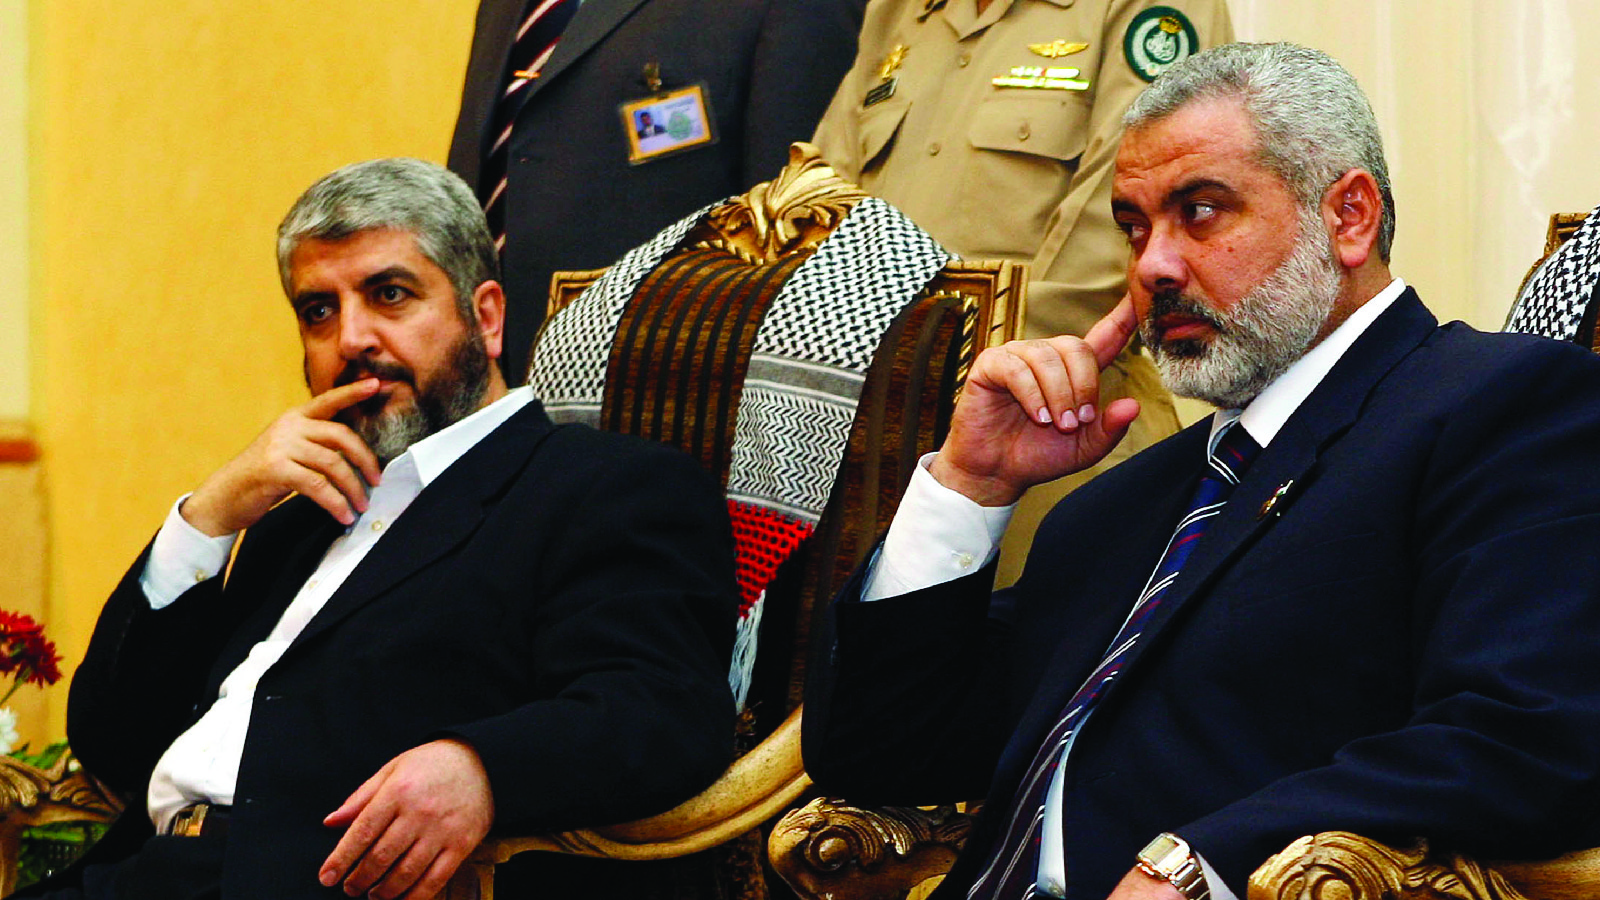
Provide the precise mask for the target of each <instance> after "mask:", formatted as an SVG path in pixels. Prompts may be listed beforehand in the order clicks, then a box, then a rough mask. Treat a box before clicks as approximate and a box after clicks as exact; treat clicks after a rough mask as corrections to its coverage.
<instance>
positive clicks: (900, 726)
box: [805, 44, 1600, 900]
mask: <svg viewBox="0 0 1600 900" xmlns="http://www.w3.org/2000/svg"><path fill="white" fill-rule="evenodd" d="M1125 123H1126V126H1127V131H1126V136H1125V137H1124V139H1123V141H1122V145H1121V148H1120V151H1119V153H1118V156H1117V161H1116V176H1115V186H1114V189H1113V201H1112V205H1113V210H1114V215H1115V218H1116V220H1117V221H1118V222H1119V223H1120V224H1121V226H1122V228H1123V230H1124V231H1125V232H1126V233H1127V235H1128V239H1129V244H1130V247H1131V251H1132V252H1131V255H1130V259H1129V264H1128V282H1129V296H1128V297H1127V298H1126V299H1125V300H1124V301H1123V303H1122V304H1121V305H1120V306H1119V307H1118V308H1117V309H1116V310H1115V311H1113V312H1112V313H1111V314H1110V315H1108V316H1107V317H1106V318H1105V319H1104V320H1102V321H1101V322H1100V323H1099V325H1097V326H1096V327H1095V328H1094V329H1093V330H1091V331H1090V332H1089V334H1087V335H1086V336H1085V337H1084V338H1083V339H1082V340H1079V339H1076V338H1072V337H1057V338H1052V339H1049V340H1039V341H1024V342H1016V343H1012V344H1008V345H1006V346H1004V347H1001V348H995V349H991V350H988V351H986V352H985V353H984V354H983V355H982V356H981V357H980V358H979V360H978V361H977V362H976V364H975V365H974V366H973V370H972V373H971V375H970V376H969V378H968V381H967V384H966V387H965V389H964V391H963V395H962V398H961V402H960V404H959V405H958V407H957V409H956V413H955V416H954V419H953V421H952V424H951V429H950V434H949V437H948V438H947V439H946V440H945V443H944V445H943V447H942V448H941V449H940V451H939V452H938V453H937V454H934V455H931V456H930V457H929V459H927V460H925V461H924V465H923V466H922V467H920V468H919V471H918V472H917V473H916V474H915V476H914V477H913V480H912V484H911V486H910V487H909V489H908V491H907V494H906V497H905V499H904V500H903V501H902V503H901V506H900V509H899V513H898V515H897V516H896V518H895V521H894V524H893V526H892V527H891V529H890V531H889V533H888V536H887V537H886V539H885V541H884V544H883V546H882V548H881V550H880V551H879V553H878V554H877V555H876V557H874V559H873V560H872V561H871V562H870V563H869V565H868V566H867V567H866V568H865V569H864V570H863V571H862V572H861V573H859V575H858V578H857V580H856V581H855V582H854V583H852V585H851V586H850V587H848V588H847V589H846V590H845V591H844V592H843V594H842V595H841V596H840V597H839V598H838V599H837V600H836V601H835V603H834V605H833V607H832V614H833V619H832V623H831V627H832V630H833V633H832V634H831V635H827V636H825V637H824V640H831V641H832V648H831V650H832V652H831V653H830V654H827V656H826V665H823V666H818V667H816V668H815V669H814V671H813V673H812V675H813V677H812V683H811V684H810V686H809V688H808V693H807V699H806V731H805V734H806V764H807V770H808V772H810V774H811V775H812V776H813V778H814V779H815V780H816V782H817V784H818V785H819V787H820V788H821V789H822V790H824V791H825V792H828V793H830V794H841V795H845V796H849V797H850V798H851V800H852V802H861V803H889V804H930V803H940V802H949V801H952V800H970V799H976V798H978V797H986V798H987V802H986V804H985V806H984V809H983V811H982V813H980V815H979V819H978V821H977V823H976V824H975V826H974V828H973V831H972V835H971V837H970V839H969V841H968V843H967V845H966V848H965V850H964V852H963V854H962V856H961V858H960V859H959V860H958V861H957V863H956V866H955V868H954V869H953V870H952V872H951V873H950V875H949V876H948V877H947V878H946V880H945V882H944V883H943V884H942V885H941V887H940V888H939V893H938V897H939V898H951V897H960V896H966V897H969V898H991V897H994V898H1008V900H1010V898H1019V900H1020V898H1026V897H1031V896H1035V895H1043V896H1054V897H1064V898H1069V900H1100V898H1103V897H1106V896H1108V895H1109V896H1111V897H1113V898H1116V900H1132V898H1152V900H1153V898H1161V900H1184V898H1186V900H1202V898H1204V897H1206V896H1207V894H1208V893H1209V894H1211V895H1216V896H1221V897H1230V896H1233V895H1235V894H1238V895H1242V891H1243V889H1244V887H1245V884H1246V879H1247V878H1248V876H1249V874H1250V872H1251V871H1252V870H1254V869H1255V868H1256V867H1257V866H1259V865H1260V864H1261V863H1262V862H1264V861H1265V860H1266V859H1267V858H1268V857H1269V856H1271V855H1272V854H1274V853H1275V852H1277V851H1279V850H1281V849H1282V848H1283V847H1284V846H1286V845H1287V844H1288V843H1290V842H1291V841H1293V840H1294V839H1296V838H1298V837H1300V836H1302V835H1306V834H1313V833H1317V832H1323V831H1332V830H1345V831H1354V832H1357V833H1360V834H1364V835H1367V836H1370V837H1375V838H1379V839H1388V840H1393V841H1405V840H1409V839H1410V838H1414V837H1427V838H1429V839H1430V840H1432V841H1433V842H1434V846H1435V847H1441V846H1442V847H1446V848H1449V849H1452V850H1461V851H1464V852H1469V853H1474V852H1475V853H1482V854H1488V855H1491V856H1497V857H1501V858H1504V857H1515V856H1531V855H1543V856H1547V855H1553V854H1555V853H1559V852H1561V851H1565V850H1569V849H1574V848H1578V847H1587V846H1593V845H1594V844H1596V843H1600V825H1597V823H1596V820H1595V817H1594V816H1593V814H1592V812H1591V810H1592V809H1593V808H1594V804H1595V802H1596V800H1597V799H1600V796H1597V795H1600V787H1597V782H1600V739H1597V737H1596V736H1597V735H1600V681H1597V680H1596V679H1595V678H1594V677H1593V676H1592V671H1593V669H1592V662H1591V656H1592V648H1593V647H1594V646H1596V645H1597V644H1596V642H1597V641H1600V602H1597V598H1596V593H1597V585H1600V560H1597V559H1596V556H1597V555H1596V554H1594V553H1593V552H1590V550H1589V549H1588V548H1592V547H1594V546H1595V545H1596V543H1597V542H1600V479H1596V478H1594V477H1593V475H1592V469H1593V460H1592V458H1593V448H1595V447H1597V446H1600V399H1597V398H1600V360H1596V359H1595V358H1594V357H1593V355H1591V354H1589V353H1587V352H1585V351H1583V350H1582V349H1580V348H1577V347H1575V346H1572V345H1567V344H1558V343H1555V342H1551V341H1544V340H1539V339H1534V338H1528V337H1525V336H1513V335H1498V334H1490V335H1486V334H1481V333H1479V332H1476V331H1473V330H1472V329H1471V328H1469V327H1467V326H1465V325H1462V324H1461V323H1452V324H1449V325H1444V326H1440V325H1439V324H1438V323H1437V322H1436V321H1435V319H1434V318H1433V316H1432V315H1431V314H1429V313H1428V311H1427V309H1426V308H1425V307H1423V305H1422V303H1421V301H1420V300H1419V298H1418V297H1417V295H1416V293H1415V292H1414V291H1412V290H1411V289H1409V288H1407V287H1406V285H1405V284H1404V283H1403V282H1402V281H1401V280H1400V279H1398V278H1395V277H1393V276H1392V275H1391V274H1390V272H1389V268H1388V259H1389V249H1390V245H1391V242H1392V240H1393V236H1394V202H1393V198H1392V194H1391V192H1390V188H1389V179H1388V173H1387V166H1386V164H1385V161H1384V158H1383V151H1382V145H1381V141H1380V139H1379V136H1378V130H1377V124H1376V122H1375V120H1374V118H1373V115H1372V111H1371V108H1370V107H1369V105H1368V104H1367V101H1366V99H1365V97H1364V96H1363V95H1362V93H1361V91H1360V88H1359V87H1358V86H1357V85H1356V83H1355V81H1354V79H1353V78H1351V77H1350V75H1349V73H1348V72H1346V71H1344V69H1342V68H1341V67H1340V66H1339V65H1338V64H1337V63H1336V62H1334V61H1333V60H1331V59H1329V58H1328V57H1327V56H1325V55H1324V54H1322V53H1319V52H1317V51H1314V50H1308V49H1306V48H1302V47H1296V46H1292V45H1286V44H1268V45H1252V44H1231V45H1227V46H1224V47H1220V48H1217V49H1215V50H1211V51H1208V52H1206V53H1202V54H1200V55H1198V56H1195V57H1193V58H1191V59H1189V60H1187V61H1185V62H1183V63H1180V64H1178V65H1176V66H1174V67H1173V68H1171V69H1170V70H1168V71H1167V72H1166V73H1165V74H1163V75H1162V76H1161V77H1159V78H1158V79H1157V80H1156V81H1155V83H1154V84H1153V85H1151V87H1150V88H1149V89H1148V90H1147V91H1146V92H1145V93H1144V94H1143V95H1141V96H1140V98H1139V99H1138V100H1137V101H1135V103H1134V105H1133V106H1132V108H1131V109H1130V110H1129V112H1128V114H1127V116H1126V119H1125ZM1136 331H1137V332H1138V333H1140V335H1141V336H1142V338H1143V340H1144V343H1145V346H1147V347H1149V348H1150V350H1151V352H1152V353H1153V355H1154V357H1155V359H1156V362H1157V365H1158V368H1159V369H1160V371H1161V374H1162V377H1163V379H1164V381H1165V382H1166V384H1167V386H1168V387H1169V388H1171V389H1172V391H1173V392H1174V393H1177V394H1181V395H1186V396H1190V397H1197V398H1200V399H1203V400H1207V401H1210V402H1212V403H1214V404H1216V405H1218V406H1219V407H1221V410H1220V411H1219V412H1218V413H1216V415H1215V416H1213V417H1212V418H1211V419H1210V420H1209V421H1206V422H1202V423H1199V424H1197V425H1195V426H1194V427H1191V428H1189V429H1187V430H1186V431H1184V432H1182V433H1180V434H1178V435H1175V436H1174V437H1172V438H1170V439H1168V440H1166V441H1163V442H1162V443H1160V444H1157V445H1155V446H1153V447H1151V448H1149V449H1147V450H1145V451H1143V452H1142V453H1140V454H1139V455H1137V456H1135V457H1134V458H1132V459H1131V460H1129V461H1128V462H1126V463H1124V464H1122V465H1121V466H1119V467H1117V468H1116V469H1115V470H1113V471H1111V472H1110V473H1109V474H1107V475H1104V476H1102V477H1100V478H1098V479H1096V480H1095V481H1094V482H1092V483H1090V484H1089V485H1088V486H1086V487H1084V488H1082V489H1080V490H1079V491H1077V492H1076V493H1074V494H1073V495H1071V496H1069V497H1068V498H1067V499H1066V500H1065V501H1063V502H1062V503H1061V504H1060V505H1058V506H1057V507H1056V508H1055V510H1054V511H1053V512H1052V513H1051V514H1050V516H1049V518H1047V519H1046V521H1045V523H1044V525H1043V527H1042V528H1041V529H1040V531H1039V533H1038V536H1037V538H1036V540H1035V542H1034V545H1033V550H1032V553H1031V555H1030V557H1029V560H1028V564H1027V568H1026V570H1025V571H1024V574H1023V576H1022V578H1021V580H1020V581H1019V582H1018V583H1017V585H1016V587H1015V588H1014V589H1011V590H1008V591H1003V592H1000V593H998V594H995V595H993V596H992V597H991V596H990V594H989V586H990V584H991V583H992V565H991V564H986V561H991V562H992V557H993V554H994V546H995V541H996V539H997V538H998V536H999V535H1000V533H1001V532H1002V531H1003V530H1004V528H1005V523H1006V519H1007V516H1008V514H1009V509H1010V507H1011V505H1012V504H1014V503H1015V502H1016V500H1017V498H1018V497H1020V496H1021V495H1022V493H1023V492H1024V491H1026V490H1027V489H1028V488H1029V487H1030V486H1032V485H1035V484H1039V483H1042V482H1045V481H1048V480H1050V479H1054V478H1059V477H1061V476H1062V475H1065V474H1068V473H1071V472H1074V471H1078V470H1080V469H1082V468H1085V467H1087V466H1090V465H1093V464H1094V463H1095V462H1096V461H1097V460H1099V459H1100V458H1101V457H1103V456H1104V455H1105V454H1106V453H1107V452H1108V451H1109V450H1110V449H1111V448H1112V447H1113V446H1114V445H1115V444H1116V443H1117V441H1118V440H1119V439H1120V438H1121V436H1122V435H1123V433H1124V432H1125V431H1126V430H1127V428H1128V425H1129V423H1131V422H1132V421H1133V420H1134V418H1135V417H1136V416H1137V415H1138V414H1139V409H1138V404H1137V402H1135V401H1131V400H1117V401H1114V402H1112V403H1109V404H1107V405H1106V406H1105V407H1104V408H1100V407H1097V405H1096V398H1097V396H1098V394H1097V390H1096V389H1097V378H1098V373H1099V372H1100V370H1101V369H1102V368H1103V367H1105V366H1106V365H1107V364H1108V363H1109V362H1110V361H1111V360H1112V359H1113V358H1114V357H1115V355H1116V353H1117V352H1118V351H1119V350H1120V349H1121V348H1122V347H1123V346H1124V345H1125V344H1126V343H1127V341H1128V340H1129V339H1130V338H1131V337H1132V336H1133V334H1134V333H1135V332H1136ZM1574 548H1584V549H1582V550H1577V549H1574Z"/></svg>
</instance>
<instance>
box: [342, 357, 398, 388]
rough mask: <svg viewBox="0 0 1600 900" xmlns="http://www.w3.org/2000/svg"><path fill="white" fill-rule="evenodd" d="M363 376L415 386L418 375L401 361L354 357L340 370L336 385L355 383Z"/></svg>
mask: <svg viewBox="0 0 1600 900" xmlns="http://www.w3.org/2000/svg"><path fill="white" fill-rule="evenodd" d="M363 378H382V379H384V380H385V381H403V382H405V383H406V384H409V385H411V386H412V387H413V388H415V387H416V386H417V380H416V375H415V373H413V372H412V371H411V368H410V367H409V366H406V365H402V364H400V363H393V362H384V361H383V360H378V359H352V360H350V361H349V362H347V363H345V364H344V368H343V369H341V370H339V374H338V376H336V377H335V378H334V379H333V386H334V387H343V386H344V385H347V384H353V383H355V382H357V381H360V380H361V379H363Z"/></svg>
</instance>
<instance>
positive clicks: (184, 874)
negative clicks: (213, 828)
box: [13, 835, 227, 900]
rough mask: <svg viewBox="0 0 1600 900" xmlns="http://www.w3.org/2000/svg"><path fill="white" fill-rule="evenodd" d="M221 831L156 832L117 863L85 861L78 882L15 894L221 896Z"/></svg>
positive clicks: (108, 898)
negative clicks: (207, 834) (197, 834)
mask: <svg viewBox="0 0 1600 900" xmlns="http://www.w3.org/2000/svg"><path fill="white" fill-rule="evenodd" d="M226 846H227V841H226V838H225V837H223V836H221V835H216V836H210V837H153V838H151V839H150V840H148V841H146V842H145V845H144V847H143V848H142V849H141V850H140V851H139V852H138V853H135V854H134V855H132V856H130V857H128V858H127V859H124V860H122V861H120V862H117V863H111V864H107V865H89V866H84V867H83V868H82V869H81V870H80V871H79V872H78V873H77V874H78V876H79V877H78V883H77V884H69V885H59V884H54V883H53V880H52V882H51V883H48V887H47V886H46V885H37V886H35V887H33V888H29V889H28V890H25V891H22V892H20V893H17V894H15V895H13V897H14V898H16V900H218V898H220V897H221V896H222V854H223V850H224V848H225V847H226Z"/></svg>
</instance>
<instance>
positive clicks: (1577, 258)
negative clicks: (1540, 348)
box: [1505, 207, 1600, 341]
mask: <svg viewBox="0 0 1600 900" xmlns="http://www.w3.org/2000/svg"><path fill="white" fill-rule="evenodd" d="M1597 283H1600V207H1596V208H1595V210H1594V211H1593V212H1591V213H1589V217H1588V218H1587V219H1584V221H1583V225H1582V226H1580V227H1579V228H1578V231H1577V233H1576V234H1574V235H1573V236H1572V237H1571V239H1569V240H1568V241H1567V242H1566V243H1565V244H1562V245H1561V246H1560V247H1558V248H1557V249H1556V252H1554V253H1552V254H1550V257H1549V258H1548V259H1546V260H1545V261H1544V262H1543V263H1542V264H1540V266H1539V269H1538V271H1536V272H1534V273H1533V277H1532V278H1529V279H1528V285H1527V287H1525V288H1523V291H1522V295H1521V296H1520V297H1518V298H1517V303H1516V305H1515V306H1513V307H1512V309H1511V316H1510V318H1509V319H1508V320H1507V321H1506V328H1505V330H1506V331H1516V332H1521V333H1524V334H1538V335H1543V336H1544V337H1551V338H1555V339H1557V340H1562V341H1570V340H1573V339H1574V338H1575V337H1577V334H1578V327H1579V325H1580V324H1581V323H1582V322H1583V313H1584V309H1585V308H1586V307H1587V306H1588V305H1589V301H1590V300H1591V299H1592V298H1593V297H1594V296H1595V290H1596V287H1595V286H1596V284H1597Z"/></svg>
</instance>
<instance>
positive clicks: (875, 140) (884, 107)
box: [860, 100, 911, 170]
mask: <svg viewBox="0 0 1600 900" xmlns="http://www.w3.org/2000/svg"><path fill="white" fill-rule="evenodd" d="M910 109H911V101H910V100H900V101H894V100H888V101H885V102H883V103H878V104H875V105H873V106H870V107H868V108H867V109H866V111H865V112H863V113H862V114H861V156H860V159H861V168H862V169H863V170H865V169H867V168H868V167H870V166H871V165H872V162H873V160H874V159H876V158H877V156H878V154H880V153H882V152H883V148H885V147H887V146H889V142H890V141H892V140H893V139H894V135H895V132H897V131H899V130H900V123H901V122H903V121H905V118H906V112H907V111H908V110H910Z"/></svg>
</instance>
